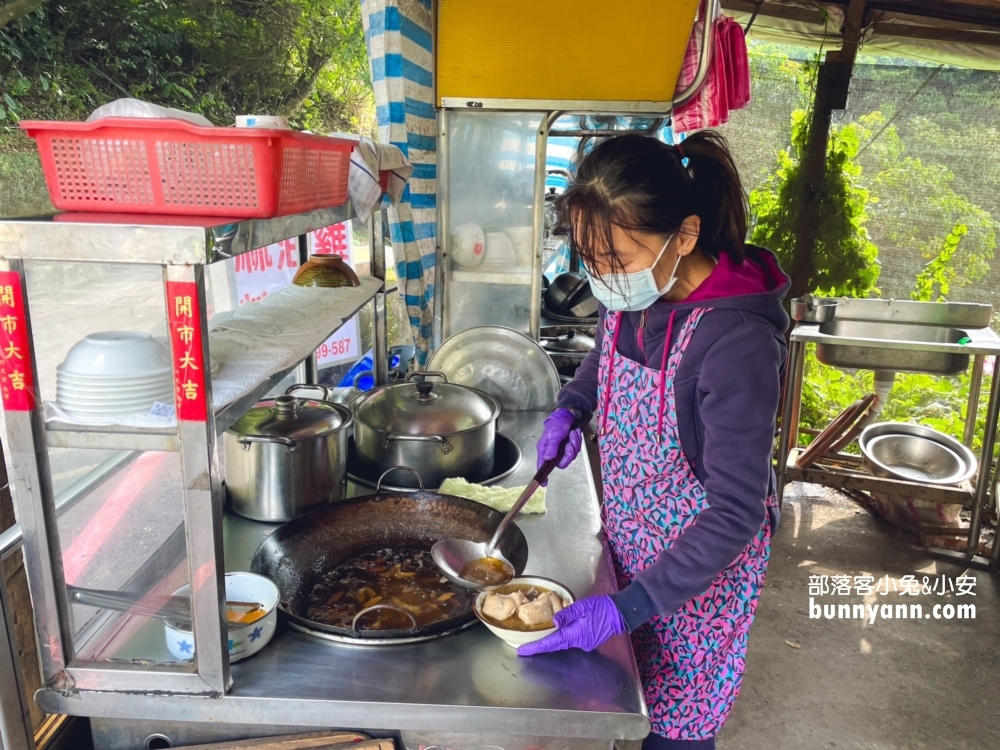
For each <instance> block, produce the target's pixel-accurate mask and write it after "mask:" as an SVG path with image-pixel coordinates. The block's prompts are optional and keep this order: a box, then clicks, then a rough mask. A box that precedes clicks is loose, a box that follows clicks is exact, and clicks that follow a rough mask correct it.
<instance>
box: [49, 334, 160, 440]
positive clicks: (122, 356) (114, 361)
mask: <svg viewBox="0 0 1000 750" xmlns="http://www.w3.org/2000/svg"><path fill="white" fill-rule="evenodd" d="M173 382H174V381H173V369H172V368H171V366H170V354H169V351H168V349H167V347H166V346H165V345H164V344H163V343H162V342H161V341H158V340H156V339H154V338H153V337H152V336H150V335H149V334H148V333H140V332H138V331H108V332H107V333H92V334H90V335H89V336H87V337H86V338H85V339H83V340H82V341H79V342H77V343H76V344H75V345H74V346H73V348H72V349H70V350H69V354H67V355H66V359H65V361H64V362H63V363H62V364H61V365H59V366H58V367H57V368H56V403H57V404H58V405H59V407H60V408H61V409H62V410H63V411H64V412H66V413H67V414H68V415H69V416H71V417H73V418H74V419H77V420H81V421H88V422H106V421H110V420H113V419H114V418H115V417H119V416H122V415H125V414H145V413H147V412H148V411H149V410H150V407H152V405H153V404H154V403H155V402H157V401H159V402H161V403H165V404H173V398H174V396H173V391H174V388H173Z"/></svg>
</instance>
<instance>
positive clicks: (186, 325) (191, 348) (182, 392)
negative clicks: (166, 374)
mask: <svg viewBox="0 0 1000 750" xmlns="http://www.w3.org/2000/svg"><path fill="white" fill-rule="evenodd" d="M167 318H168V320H169V323H170V344H171V346H172V347H173V351H174V402H175V404H176V406H177V419H181V420H185V421H187V422H205V421H207V420H208V399H207V397H206V396H207V393H206V391H205V362H204V357H203V356H202V342H201V309H200V308H199V306H198V286H197V285H196V284H195V283H194V282H193V281H168V282H167Z"/></svg>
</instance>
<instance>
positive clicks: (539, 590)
mask: <svg viewBox="0 0 1000 750" xmlns="http://www.w3.org/2000/svg"><path fill="white" fill-rule="evenodd" d="M518 595H520V596H518ZM488 597H503V598H504V599H503V600H502V601H498V600H496V599H493V600H488ZM551 597H556V599H557V600H558V604H555V601H556V599H552V598H551ZM521 598H523V599H524V600H525V601H524V602H523V603H518V602H519V601H520V599H521ZM574 601H576V597H575V596H573V592H572V591H570V590H569V589H568V588H566V587H565V586H563V585H562V584H561V583H559V582H557V581H553V580H552V579H551V578H541V577H539V576H522V577H520V578H514V579H513V580H511V581H510V582H509V583H506V584H504V585H503V586H497V587H494V588H491V589H489V590H486V591H481V592H479V595H478V596H477V597H476V601H475V604H474V606H473V611H474V612H475V613H476V617H478V618H479V619H480V620H482V622H483V624H484V625H485V626H486V627H487V628H489V629H490V631H491V632H492V633H493V634H494V635H496V636H497V637H498V638H500V640H502V641H503V642H504V643H506V644H507V645H508V646H510V647H511V648H517V647H518V646H523V645H524V644H525V643H533V642H534V641H539V640H541V639H542V638H545V637H546V636H548V635H552V634H553V633H554V632H556V630H557V629H558V628H556V626H555V625H554V623H553V622H552V619H551V616H550V614H554V613H555V612H557V611H559V610H561V609H565V608H566V607H568V606H569V605H570V604H572V603H573V602H574ZM549 604H552V607H551V610H550V609H549V607H548V606H547V605H549ZM526 605H531V606H527V607H526ZM512 606H513V607H514V608H513V610H512V609H511V607H512ZM508 613H509V614H508ZM504 615H508V616H506V617H504Z"/></svg>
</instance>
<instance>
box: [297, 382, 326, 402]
mask: <svg viewBox="0 0 1000 750" xmlns="http://www.w3.org/2000/svg"><path fill="white" fill-rule="evenodd" d="M296 391H319V392H320V393H322V394H323V395H322V396H320V400H321V401H333V390H332V389H331V388H327V387H326V386H325V385H310V384H309V383H296V384H295V385H290V386H288V389H287V390H286V391H285V395H286V396H291V395H292V394H293V393H295V392H296Z"/></svg>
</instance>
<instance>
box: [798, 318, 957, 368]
mask: <svg viewBox="0 0 1000 750" xmlns="http://www.w3.org/2000/svg"><path fill="white" fill-rule="evenodd" d="M819 331H820V333H822V334H825V335H827V336H836V337H838V338H842V339H843V340H844V341H843V343H840V342H833V341H829V342H824V343H821V344H817V346H816V358H817V359H819V361H820V362H822V363H823V364H825V365H831V366H833V367H845V368H849V369H857V370H896V371H900V372H926V373H930V374H932V375H958V374H960V373H962V372H965V370H966V369H967V368H968V367H969V355H968V354H960V353H958V352H922V351H914V350H913V349H907V348H906V344H911V345H913V344H917V345H919V344H922V343H934V344H954V345H957V344H958V341H959V340H960V339H961V338H962V337H963V336H965V335H966V334H965V331H963V330H962V329H960V328H950V327H946V326H936V325H919V324H912V323H889V322H886V321H881V320H878V321H876V320H841V319H834V320H831V321H828V322H826V323H821V324H820V326H819ZM851 339H879V340H882V341H886V342H890V341H891V342H894V343H898V344H899V345H900V346H899V348H896V347H893V348H881V347H879V348H876V347H873V346H865V345H864V344H852V343H850V342H851Z"/></svg>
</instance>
